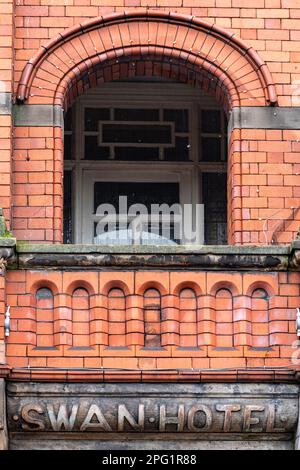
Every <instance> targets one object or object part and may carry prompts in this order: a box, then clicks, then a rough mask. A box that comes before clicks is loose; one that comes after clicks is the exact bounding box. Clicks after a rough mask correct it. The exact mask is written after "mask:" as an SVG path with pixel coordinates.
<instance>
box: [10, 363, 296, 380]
mask: <svg viewBox="0 0 300 470" xmlns="http://www.w3.org/2000/svg"><path fill="white" fill-rule="evenodd" d="M7 375H8V378H9V380H13V381H15V382H23V381H38V382H78V383H80V382H84V383H88V382H90V383H94V382H101V383H106V382H116V383H132V382H134V383H139V382H146V383H149V382H151V383H162V382H172V383H174V382H175V383H181V382H182V383H219V382H221V383H223V382H225V383H236V382H240V383H248V382H249V383H251V382H255V381H258V382H264V383H290V384H296V383H300V371H299V370H296V369H290V368H286V369H282V368H269V369H268V368H261V369H260V368H253V369H249V368H248V369H245V368H244V369H243V368H239V369H230V370H229V369H228V370H219V369H193V370H184V369H173V370H169V369H165V370H158V369H155V370H143V371H142V370H138V369H136V370H134V369H132V370H122V369H96V368H94V369H88V368H82V369H78V368H77V369H70V368H68V369H67V368H66V369H64V368H59V369H57V368H49V367H48V368H30V369H28V368H12V369H11V370H10V371H8V372H7Z"/></svg>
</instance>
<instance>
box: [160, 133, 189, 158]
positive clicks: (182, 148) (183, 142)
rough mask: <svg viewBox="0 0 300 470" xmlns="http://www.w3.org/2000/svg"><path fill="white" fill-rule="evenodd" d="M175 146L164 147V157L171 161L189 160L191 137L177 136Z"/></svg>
mask: <svg viewBox="0 0 300 470" xmlns="http://www.w3.org/2000/svg"><path fill="white" fill-rule="evenodd" d="M175 145H176V147H175V148H167V149H164V159H165V160H169V161H171V160H172V161H186V160H189V152H190V146H189V138H188V137H176V138H175Z"/></svg>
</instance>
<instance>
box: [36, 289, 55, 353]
mask: <svg viewBox="0 0 300 470" xmlns="http://www.w3.org/2000/svg"><path fill="white" fill-rule="evenodd" d="M35 300H36V346H37V347H38V348H40V347H45V348H47V347H48V348H52V347H53V346H54V298H53V293H52V291H51V289H49V288H48V287H40V288H39V289H38V290H37V291H36V295H35Z"/></svg>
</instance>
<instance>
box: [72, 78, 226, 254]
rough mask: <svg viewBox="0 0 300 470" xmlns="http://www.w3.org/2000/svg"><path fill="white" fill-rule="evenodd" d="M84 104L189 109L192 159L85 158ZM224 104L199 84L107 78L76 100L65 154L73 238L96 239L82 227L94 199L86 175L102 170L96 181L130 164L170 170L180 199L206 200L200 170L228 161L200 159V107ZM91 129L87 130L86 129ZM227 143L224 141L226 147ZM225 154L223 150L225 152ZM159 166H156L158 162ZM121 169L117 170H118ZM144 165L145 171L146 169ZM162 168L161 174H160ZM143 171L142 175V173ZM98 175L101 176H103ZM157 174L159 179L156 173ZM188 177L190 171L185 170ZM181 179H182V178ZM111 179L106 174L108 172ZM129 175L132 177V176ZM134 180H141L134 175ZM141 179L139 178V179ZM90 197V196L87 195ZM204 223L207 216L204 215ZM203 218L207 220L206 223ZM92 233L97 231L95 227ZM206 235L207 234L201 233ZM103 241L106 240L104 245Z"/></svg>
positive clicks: (219, 168) (166, 172)
mask: <svg viewBox="0 0 300 470" xmlns="http://www.w3.org/2000/svg"><path fill="white" fill-rule="evenodd" d="M86 107H94V108H99V107H103V108H104V107H110V108H133V109H134V108H141V107H142V108H160V109H178V108H180V107H181V108H184V109H188V110H189V119H190V122H189V127H190V131H189V135H190V137H191V149H190V155H191V160H190V161H182V162H180V161H165V160H155V161H144V162H143V161H118V160H85V159H84V136H85V132H84V109H85V108H86ZM202 109H207V110H214V109H216V110H221V107H220V106H218V105H217V104H216V102H215V100H214V99H213V98H212V97H210V96H209V95H207V94H205V93H204V92H203V91H202V90H201V89H196V88H194V87H190V86H187V85H182V84H177V83H159V82H158V83H152V82H151V83H147V82H142V83H139V82H137V83H132V82H131V83H126V82H125V83H124V82H123V83H120V82H119V83H109V84H104V85H103V86H101V87H99V88H95V89H91V90H89V91H88V92H87V93H86V94H84V95H81V96H80V97H79V98H78V99H77V100H76V102H75V104H74V106H73V116H72V131H67V132H66V133H68V134H69V135H70V134H72V144H73V147H72V148H73V155H72V156H73V159H72V160H64V169H65V170H66V171H72V190H73V197H72V227H73V236H72V238H73V240H72V241H73V243H75V244H81V243H84V244H85V243H93V242H92V241H88V240H90V239H91V237H88V235H85V234H84V233H83V230H84V228H86V227H88V226H89V223H88V222H87V220H86V213H87V212H88V210H87V209H89V207H90V203H91V201H92V200H93V198H91V196H90V192H89V191H90V188H91V184H89V186H88V188H87V186H86V184H85V179H86V178H88V179H89V178H91V176H88V175H99V177H98V179H97V181H101V178H102V180H103V175H104V174H106V175H112V173H114V174H115V177H116V179H114V181H125V179H122V180H121V179H120V178H119V177H118V176H116V175H121V173H122V172H124V171H125V168H124V167H125V166H126V170H127V171H128V172H132V171H134V170H135V172H136V171H137V169H138V168H139V167H141V165H142V166H143V169H141V168H139V171H140V173H139V175H140V176H142V178H149V176H150V174H151V175H152V179H147V181H149V182H157V181H158V179H160V180H161V181H163V179H165V178H170V175H173V177H175V175H177V177H179V181H178V182H179V184H180V203H181V204H184V203H188V202H192V203H193V204H196V203H201V202H202V199H201V198H202V175H203V174H205V173H206V172H209V173H213V172H216V173H220V172H221V173H226V172H227V162H225V161H221V162H204V161H202V160H201V145H200V136H201V134H202V132H201V127H200V125H201V118H200V116H201V110H202ZM223 115H224V113H221V116H222V117H221V126H222V128H221V130H222V143H224V142H223V139H226V134H225V124H224V122H225V119H224V116H223ZM87 132H89V131H87ZM223 148H224V145H222V152H223ZM222 160H224V156H223V155H222ZM154 167H157V168H154ZM116 170H117V171H116ZM142 170H143V171H142ZM162 172H163V175H162ZM180 174H181V175H189V177H188V179H189V181H188V183H185V184H186V189H184V188H183V187H182V185H183V180H184V176H181V177H180ZM143 175H144V176H143ZM99 178H100V179H99ZM154 178H155V179H154ZM185 178H186V176H185ZM180 180H181V181H180ZM106 181H107V178H106ZM127 181H130V179H129V180H128V178H127ZM131 181H137V179H132V180H131ZM139 181H141V179H139ZM187 188H192V193H191V197H190V198H189V197H188V196H187ZM88 198H90V202H89V201H88ZM203 222H204V223H205V221H203ZM204 223H203V226H204ZM91 233H93V232H91ZM203 240H204V236H203ZM103 246H104V245H103Z"/></svg>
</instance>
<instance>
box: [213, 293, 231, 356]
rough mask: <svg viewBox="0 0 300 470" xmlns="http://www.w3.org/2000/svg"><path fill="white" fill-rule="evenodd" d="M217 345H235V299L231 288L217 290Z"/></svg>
mask: <svg viewBox="0 0 300 470" xmlns="http://www.w3.org/2000/svg"><path fill="white" fill-rule="evenodd" d="M215 308H216V347H225V348H232V347H234V339H233V338H234V337H233V333H234V328H233V301H232V293H231V291H230V290H229V289H224V288H223V289H219V290H218V291H217V292H216V301H215Z"/></svg>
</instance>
